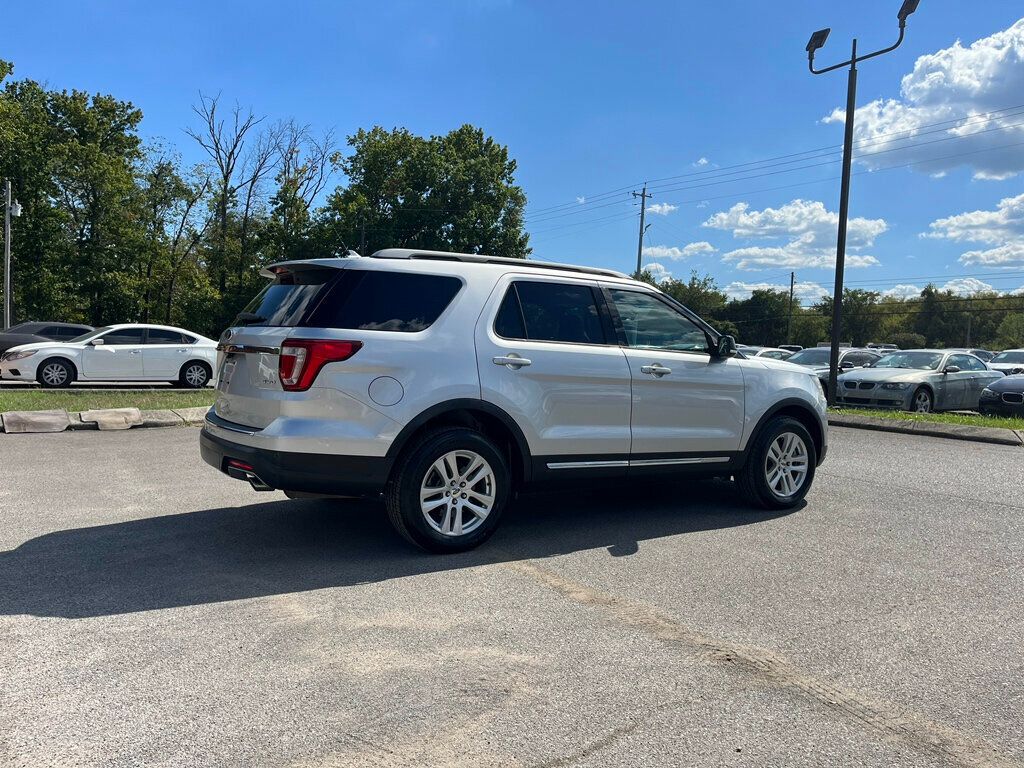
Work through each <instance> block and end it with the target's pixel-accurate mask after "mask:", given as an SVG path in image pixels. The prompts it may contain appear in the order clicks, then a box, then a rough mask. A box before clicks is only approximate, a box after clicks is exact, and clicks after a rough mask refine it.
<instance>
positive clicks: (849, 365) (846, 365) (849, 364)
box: [839, 360, 857, 371]
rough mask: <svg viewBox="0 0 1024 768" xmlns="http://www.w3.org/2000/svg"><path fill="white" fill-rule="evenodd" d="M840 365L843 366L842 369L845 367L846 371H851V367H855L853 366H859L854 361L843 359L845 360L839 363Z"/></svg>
mask: <svg viewBox="0 0 1024 768" xmlns="http://www.w3.org/2000/svg"><path fill="white" fill-rule="evenodd" d="M839 367H840V368H842V369H843V370H844V371H849V370H851V369H853V368H856V367H857V366H855V365H854V364H853V363H852V362H850V361H849V360H843V361H842V362H841V363H840V364H839Z"/></svg>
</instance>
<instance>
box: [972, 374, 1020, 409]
mask: <svg viewBox="0 0 1024 768" xmlns="http://www.w3.org/2000/svg"><path fill="white" fill-rule="evenodd" d="M978 410H979V411H981V412H982V413H983V414H985V415H986V416H1016V417H1018V418H1024V376H1022V375H1020V374H1017V375H1014V376H1004V377H1003V378H1001V379H996V380H995V381H993V382H992V383H991V384H989V385H988V386H987V387H985V389H983V390H981V401H980V402H979V403H978Z"/></svg>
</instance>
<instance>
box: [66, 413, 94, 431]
mask: <svg viewBox="0 0 1024 768" xmlns="http://www.w3.org/2000/svg"><path fill="white" fill-rule="evenodd" d="M68 419H69V420H70V421H71V423H70V424H69V425H68V429H74V430H79V429H99V427H98V426H97V425H96V422H94V421H82V414H80V413H78V412H77V411H74V412H71V413H68Z"/></svg>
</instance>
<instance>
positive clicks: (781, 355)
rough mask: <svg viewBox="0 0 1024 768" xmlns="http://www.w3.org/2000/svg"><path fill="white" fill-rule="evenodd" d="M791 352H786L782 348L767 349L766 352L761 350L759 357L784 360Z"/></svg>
mask: <svg viewBox="0 0 1024 768" xmlns="http://www.w3.org/2000/svg"><path fill="white" fill-rule="evenodd" d="M792 354H793V353H792V352H786V351H784V350H781V349H779V350H769V351H768V352H763V353H762V354H761V355H760V357H770V358H771V359H772V360H785V359H787V358H788V357H790V356H791V355H792Z"/></svg>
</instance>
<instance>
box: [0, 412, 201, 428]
mask: <svg viewBox="0 0 1024 768" xmlns="http://www.w3.org/2000/svg"><path fill="white" fill-rule="evenodd" d="M208 410H210V409H209V408H202V407H201V408H175V409H172V410H156V411H140V410H139V409H138V408H105V409H101V410H93V411H82V412H75V411H71V412H68V411H8V412H7V413H3V414H0V432H7V433H9V434H15V433H26V434H31V433H39V432H63V431H64V430H67V429H69V430H75V431H77V430H86V429H89V430H96V429H99V430H114V429H132V428H133V427H140V428H149V427H183V426H196V425H199V424H202V423H203V420H204V419H205V417H206V412H207V411H208Z"/></svg>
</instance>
